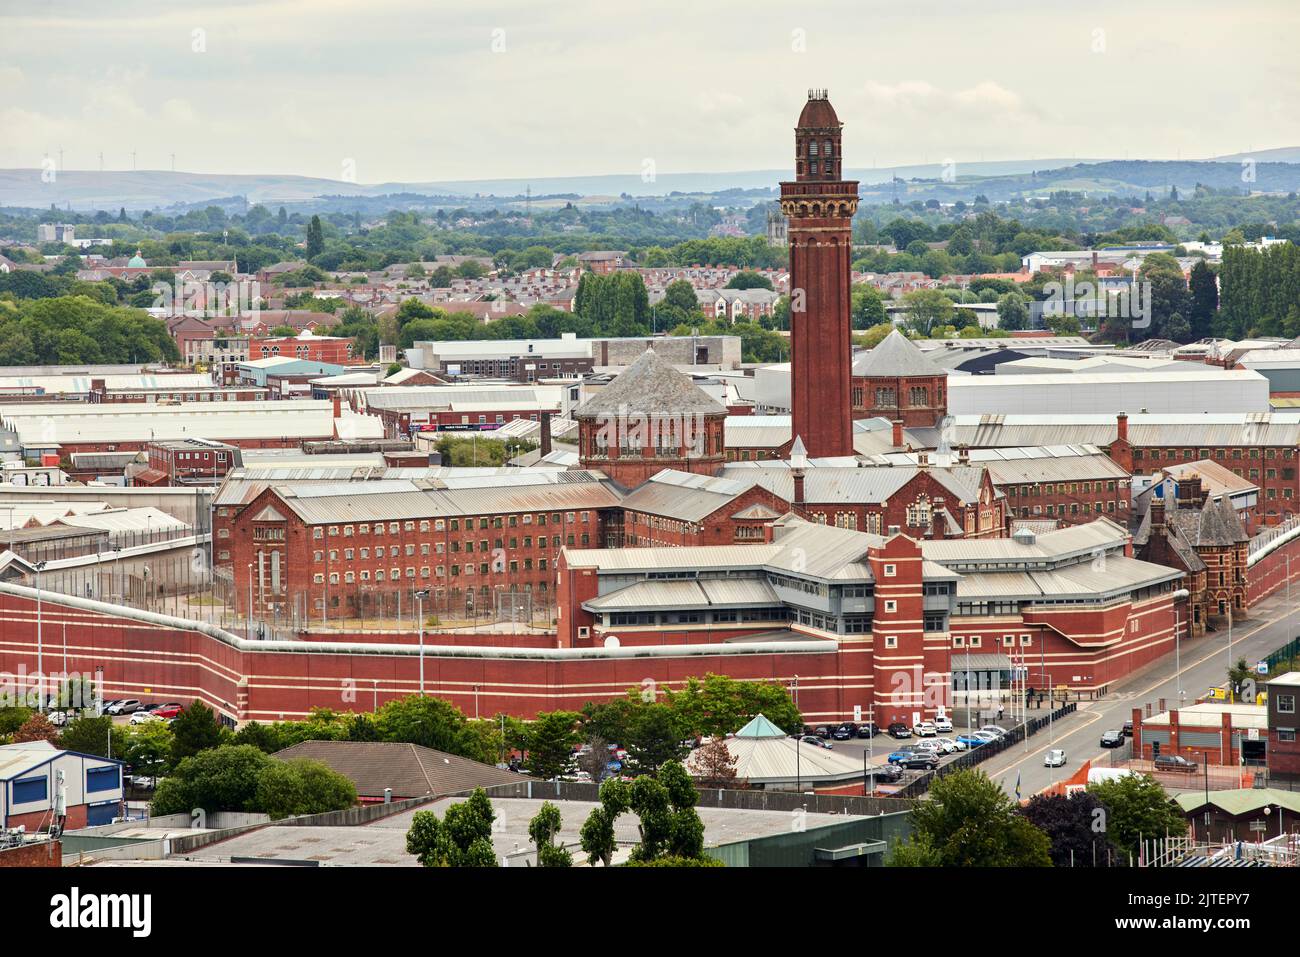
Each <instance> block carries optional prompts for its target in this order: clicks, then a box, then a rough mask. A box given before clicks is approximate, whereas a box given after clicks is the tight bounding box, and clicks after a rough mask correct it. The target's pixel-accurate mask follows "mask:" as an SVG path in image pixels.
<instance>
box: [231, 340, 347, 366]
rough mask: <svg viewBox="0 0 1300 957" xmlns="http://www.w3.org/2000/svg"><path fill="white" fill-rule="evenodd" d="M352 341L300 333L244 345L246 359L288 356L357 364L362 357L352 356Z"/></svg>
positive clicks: (341, 363)
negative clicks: (245, 347)
mask: <svg viewBox="0 0 1300 957" xmlns="http://www.w3.org/2000/svg"><path fill="white" fill-rule="evenodd" d="M353 346H354V341H353V340H352V339H351V338H350V337H344V336H314V335H312V334H311V333H310V332H303V333H300V334H299V335H297V336H293V337H291V338H290V337H280V338H274V337H268V338H266V339H252V340H250V341H249V343H248V358H249V360H250V361H251V360H253V359H267V358H270V357H271V356H290V357H292V358H294V359H304V360H306V361H308V362H326V363H332V364H334V365H341V366H346V365H359V364H361V363H364V362H365V359H364V357H362V356H355V355H353V353H352V349H353Z"/></svg>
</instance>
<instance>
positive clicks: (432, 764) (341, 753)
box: [271, 741, 530, 799]
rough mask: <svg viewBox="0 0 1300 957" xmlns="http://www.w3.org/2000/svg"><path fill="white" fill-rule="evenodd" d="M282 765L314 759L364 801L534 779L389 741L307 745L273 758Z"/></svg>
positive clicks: (314, 742) (311, 743)
mask: <svg viewBox="0 0 1300 957" xmlns="http://www.w3.org/2000/svg"><path fill="white" fill-rule="evenodd" d="M271 756H272V757H273V758H278V759H280V760H281V761H292V760H294V759H297V758H310V759H311V760H313V761H320V762H322V763H323V764H326V765H328V766H329V767H331V768H333V769H334V770H335V771H337V772H338V773H339V774H342V775H343V776H344V777H346V778H350V779H351V780H352V783H353V784H354V785H356V789H357V795H358V796H359V797H363V798H364V797H371V798H382V797H383V796H384V789H385V788H392V789H393V797H394V799H397V798H412V797H423V796H424V795H426V794H432V795H444V794H456V793H458V792H461V791H468V790H471V789H473V788H477V787H492V786H493V785H497V784H518V783H519V782H521V781H528V780H530V779H529V778H527V777H524V776H523V775H520V774H515V773H514V772H512V771H503V770H501V769H500V768H496V767H493V766H492V765H490V764H481V763H479V762H478V761H471V760H469V759H468V758H462V757H460V756H459V755H455V754H448V753H445V752H443V751H435V750H433V749H432V748H426V747H422V746H420V745H418V744H406V743H402V742H390V741H303V742H301V743H299V744H295V745H293V746H292V747H289V748H285V749H284V750H283V751H277V752H276V753H275V754H273V755H271Z"/></svg>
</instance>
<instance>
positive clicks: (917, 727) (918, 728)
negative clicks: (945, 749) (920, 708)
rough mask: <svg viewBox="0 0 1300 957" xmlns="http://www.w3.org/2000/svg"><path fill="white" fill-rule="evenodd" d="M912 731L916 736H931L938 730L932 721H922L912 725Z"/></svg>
mask: <svg viewBox="0 0 1300 957" xmlns="http://www.w3.org/2000/svg"><path fill="white" fill-rule="evenodd" d="M912 733H913V734H915V735H916V736H917V737H918V738H933V737H934V736H935V735H936V734H938V733H939V731H938V729H936V728H935V726H934V722H933V721H922V722H921V723H920V724H914V725H912Z"/></svg>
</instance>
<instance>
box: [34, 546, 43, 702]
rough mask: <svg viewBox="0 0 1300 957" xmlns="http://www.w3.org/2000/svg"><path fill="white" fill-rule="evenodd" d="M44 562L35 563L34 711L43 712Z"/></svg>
mask: <svg viewBox="0 0 1300 957" xmlns="http://www.w3.org/2000/svg"><path fill="white" fill-rule="evenodd" d="M44 568H45V562H44V561H39V562H37V563H36V710H37V711H44V710H45V687H44V686H45V660H44V650H43V648H42V645H41V570H42V569H44Z"/></svg>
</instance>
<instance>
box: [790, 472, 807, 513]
mask: <svg viewBox="0 0 1300 957" xmlns="http://www.w3.org/2000/svg"><path fill="white" fill-rule="evenodd" d="M791 474H792V475H793V476H794V501H793V502H792V503H791V504H792V505H802V504H803V475H804V472H803V469H795V470H794V471H793V472H792V473H791Z"/></svg>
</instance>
